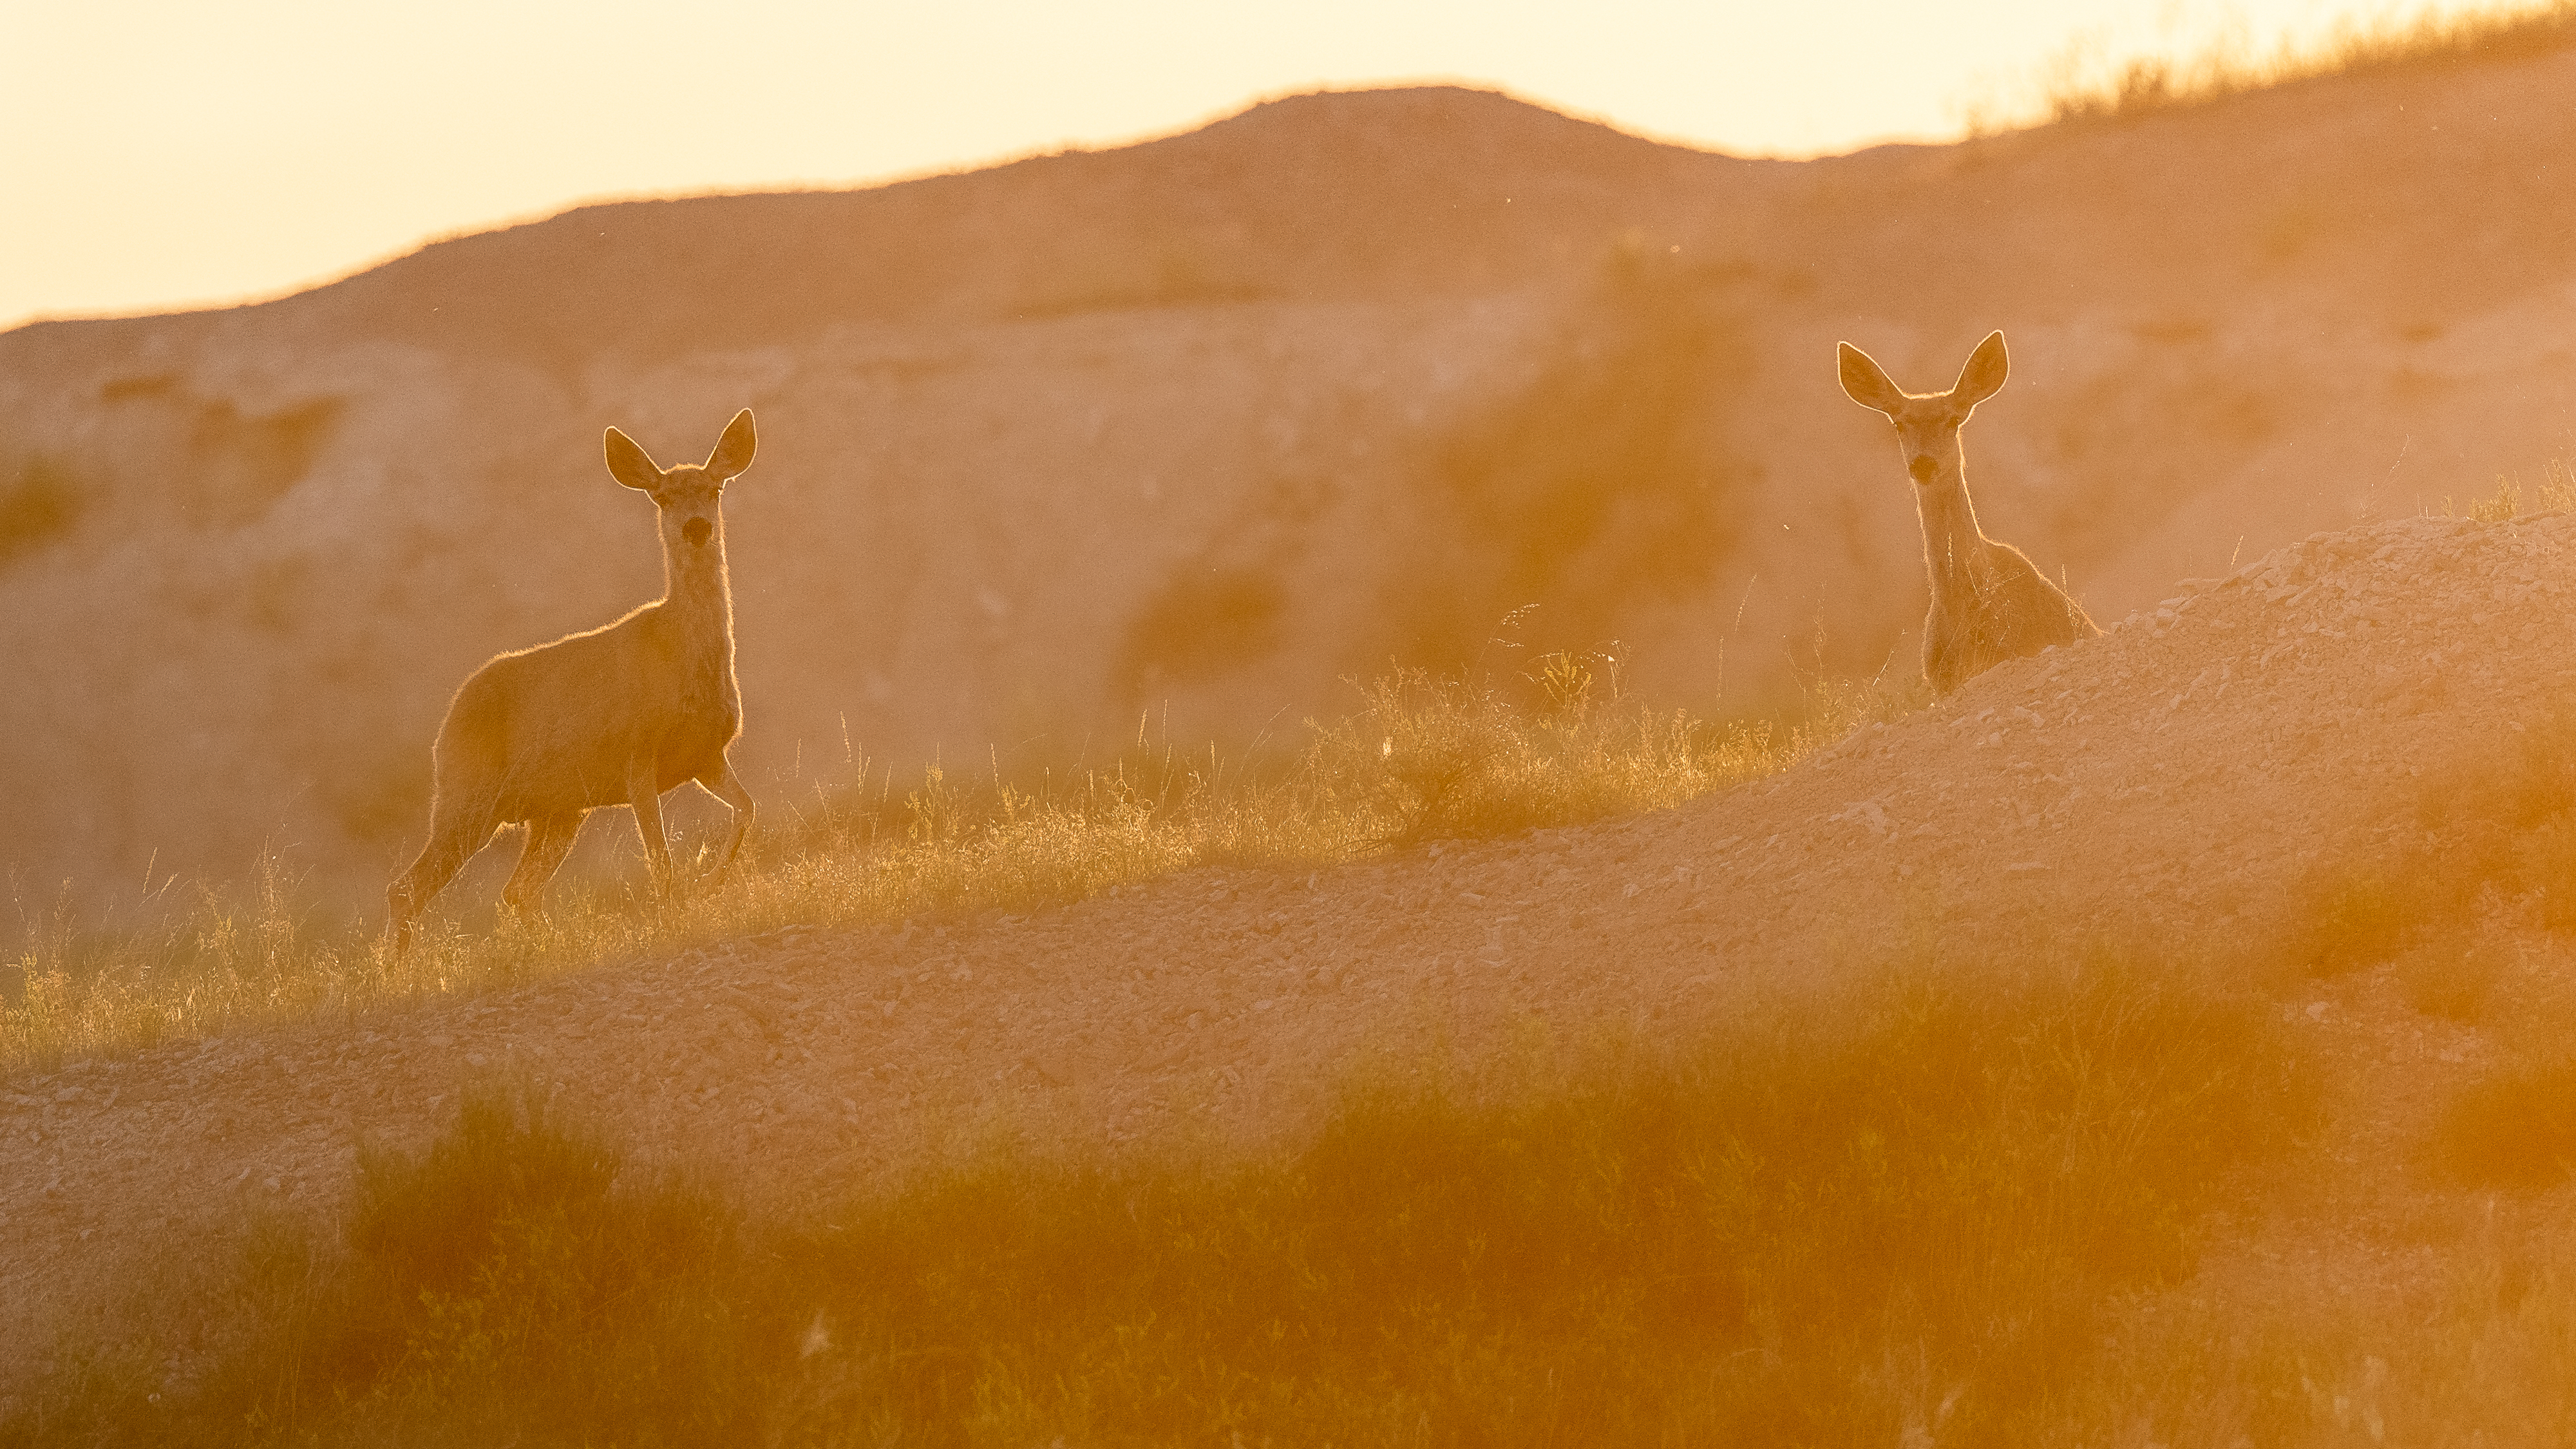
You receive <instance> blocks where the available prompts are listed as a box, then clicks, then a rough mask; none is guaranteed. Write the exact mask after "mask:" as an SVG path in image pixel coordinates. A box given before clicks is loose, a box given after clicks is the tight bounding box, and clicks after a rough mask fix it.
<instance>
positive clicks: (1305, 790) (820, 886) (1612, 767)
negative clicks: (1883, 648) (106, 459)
mask: <svg viewBox="0 0 2576 1449" xmlns="http://www.w3.org/2000/svg"><path fill="white" fill-rule="evenodd" d="M1524 697H1525V698H1524ZM1911 702H1912V701H1911V698H1910V696H1906V695H1902V694H1895V693H1887V692H1881V691H1877V690H1873V689H1870V688H1866V687H1860V686H1836V687H1830V688H1824V689H1820V690H1818V691H1817V692H1816V693H1815V694H1814V695H1812V696H1811V698H1810V700H1809V707H1808V709H1807V712H1806V715H1805V717H1804V718H1803V720H1801V721H1800V722H1798V723H1796V724H1794V725H1784V724H1773V723H1770V722H1767V721H1759V720H1756V721H1750V722H1744V723H1736V724H1725V725H1719V724H1712V723H1710V722H1708V721H1704V720H1698V719H1694V718H1692V717H1691V716H1689V715H1688V714H1685V713H1682V712H1679V711H1672V712H1664V711H1657V710H1653V709H1649V708H1647V707H1645V706H1644V705H1642V704H1640V703H1638V702H1636V701H1634V700H1630V699H1627V698H1624V697H1621V696H1620V695H1619V694H1618V693H1617V691H1616V689H1615V687H1614V685H1613V682H1612V679H1611V677H1610V676H1609V672H1608V670H1607V669H1606V668H1605V667H1604V666H1603V664H1602V661H1599V660H1597V659H1592V658H1588V657H1582V656H1567V655H1560V656H1555V657H1553V658H1550V659H1546V660H1542V661H1540V667H1539V669H1538V670H1537V671H1536V672H1535V674H1534V676H1533V678H1532V680H1531V681H1530V688H1528V689H1526V690H1522V691H1519V692H1518V693H1517V694H1515V693H1513V692H1508V691H1506V690H1505V689H1504V688H1502V687H1501V686H1499V685H1496V684H1493V683H1490V682H1488V683H1470V682H1467V681H1464V680H1460V679H1455V678H1444V677H1437V676H1432V675H1428V674H1423V673H1419V672H1404V673H1398V674H1394V675H1390V676H1388V677H1386V678H1384V679H1381V680H1379V681H1377V682H1376V683H1374V684H1372V685H1370V686H1368V687H1367V688H1366V689H1365V690H1363V691H1362V708H1361V709H1360V710H1359V711H1358V712H1357V713H1354V714H1352V715H1350V716H1348V717H1345V718H1342V719H1339V720H1336V721H1333V722H1331V723H1323V724H1314V725H1311V726H1310V728H1309V742H1308V744H1307V746H1306V747H1305V748H1304V750H1302V751H1301V752H1300V753H1298V754H1296V755H1294V756H1293V757H1290V758H1288V759H1286V760H1282V761H1274V762H1267V763H1265V762H1262V761H1230V760H1227V759H1224V758H1221V757H1219V756H1217V755H1216V754H1215V753H1214V752H1213V751H1201V752H1197V753H1191V752H1186V751H1175V750H1171V749H1168V748H1164V747H1160V746H1157V745H1156V744H1154V743H1153V742H1151V741H1148V740H1144V739H1139V740H1138V741H1137V742H1136V744H1135V745H1134V747H1133V748H1131V749H1130V750H1129V751H1128V752H1127V753H1126V754H1125V755H1124V756H1123V757H1121V758H1120V759H1118V760H1117V761H1115V762H1113V763H1111V764H1109V765H1107V766H1105V767H1102V768H1098V769H1092V770H1086V771H1080V772H1077V773H1075V774H1073V775H1072V776H1071V777H1070V778H1067V779H1057V778H1055V777H1052V776H1046V775H1041V776H1039V777H1037V778H1035V779H1025V780H1009V779H1003V778H1000V777H999V776H998V772H997V775H996V777H995V778H991V779H987V780H983V781H970V780H965V779H961V778H959V777H958V776H956V775H954V774H952V773H950V772H947V771H943V770H940V769H937V768H933V769H932V770H930V771H929V772H928V773H927V775H926V776H925V778H924V780H923V782H922V784H921V786H920V787H919V788H918V789H915V790H912V791H910V792H908V793H907V794H904V795H902V796H899V797H898V796H896V795H895V794H894V793H893V792H892V790H891V789H890V788H880V789H879V790H876V791H873V792H869V791H851V792H848V793H846V794H844V795H840V796H836V797H832V798H828V799H818V800H815V801H810V802H807V804H806V807H805V808H804V809H803V810H802V812H801V814H798V815H791V816H788V818H786V819H784V820H783V821H781V823H780V824H779V825H778V826H776V827H775V828H774V829H773V831H772V834H771V835H770V836H769V837H768V839H767V840H766V841H765V842H764V843H763V845H762V848H761V849H760V850H758V851H756V852H755V853H753V855H752V856H751V857H749V858H748V859H747V860H746V861H745V862H744V863H743V864H742V865H741V866H740V867H739V868H737V870H736V871H735V872H734V875H733V878H732V879H730V880H729V881H727V882H726V883H725V884H724V886H723V887H722V888H721V889H718V890H714V891H699V892H692V893H690V894H688V895H687V896H685V897H684V898H683V899H681V900H679V901H677V902H670V901H662V900H658V899H655V898H654V897H653V896H651V895H650V894H649V893H648V892H647V891H646V890H645V889H644V887H643V886H642V884H641V882H640V880H639V881H637V882H636V883H634V884H630V885H626V886H602V885H597V884H592V885H589V886H583V885H581V884H580V883H576V882H570V881H565V882H559V883H558V884H557V886H556V888H555V890H554V891H553V893H552V896H551V898H550V904H549V909H548V911H547V912H546V913H545V914H544V915H543V916H542V917H539V918H536V919H516V918H510V917H506V916H505V917H503V918H502V919H501V920H500V921H499V922H498V924H497V925H496V926H495V927H493V928H491V929H488V930H487V929H481V928H474V929H469V928H467V927H466V926H465V925H463V924H461V923H460V920H459V917H458V912H459V911H460V910H466V911H470V910H472V909H474V907H475V906H476V905H478V904H480V903H475V902H469V901H465V900H463V899H461V896H462V893H461V892H458V893H454V894H456V895H457V896H458V897H460V898H458V899H443V900H442V901H441V902H440V903H439V907H438V908H437V909H434V910H433V912H432V914H431V916H430V917H429V920H428V924H427V926H426V927H425V929H424V931H423V933H422V939H421V941H420V942H419V944H418V945H417V946H416V947H415V948H414V950H413V951H412V952H411V953H410V954H409V955H407V956H405V957H402V958H399V959H397V958H395V957H394V956H393V955H392V954H391V953H389V952H388V951H387V950H386V949H385V948H384V946H383V944H382V942H381V941H379V940H378V939H377V938H376V931H377V928H378V922H377V921H376V919H375V918H373V917H369V918H367V919H364V920H359V921H351V920H349V919H347V918H346V917H344V916H337V915H335V914H333V913H330V912H326V911H323V910H322V909H320V908H319V907H317V906H316V905H315V904H313V903H312V902H311V901H310V900H309V899H308V898H306V897H305V896H304V895H303V894H302V893H301V892H300V891H299V889H298V887H297V884H296V882H295V880H294V878H293V877H292V876H291V874H289V873H288V872H287V871H286V870H285V869H284V867H283V866H282V865H280V864H279V863H278V862H276V861H274V860H272V861H269V862H266V863H264V864H263V866H262V868H261V870H260V871H259V873H258V875H257V877H256V878H255V879H254V880H253V881H251V882H249V883H248V884H246V885H243V886H238V887H224V888H218V887H212V886H209V887H202V888H200V889H199V890H198V891H197V892H196V894H195V896H194V898H193V899H184V900H179V901H175V902H174V901H172V900H170V899H169V897H170V896H171V895H173V894H174V893H175V891H176V888H175V887H166V888H165V889H164V892H163V896H162V898H161V900H160V902H159V905H160V906H161V909H159V910H158V911H157V913H145V918H146V919H148V920H150V921H151V922H152V923H151V924H147V925H142V926H126V927H122V928H116V929H109V928H105V927H99V926H96V925H90V926H84V925H83V924H82V923H81V921H80V919H79V917H78V915H77V913H76V912H75V911H73V910H72V909H71V908H70V907H69V906H68V905H57V906H55V907H53V908H52V909H40V910H35V911H32V912H31V911H30V910H29V908H28V905H27V903H26V902H24V901H22V902H21V904H20V911H21V916H22V919H26V920H27V929H26V932H25V935H24V938H23V944H22V945H21V946H20V948H19V950H18V952H17V956H16V959H15V960H14V961H13V962H0V1073H6V1072H9V1071H13V1070H20V1069H24V1068H27V1067H31V1066H40V1065H44V1064H48V1063H51V1062H53V1061H57V1060H59V1059H61V1058H62V1057H64V1056H66V1055H77V1054H82V1053H91V1052H101V1051H119V1050H131V1049H135V1048H138V1047H143V1046H148V1045H150V1044H152V1043H154V1042H157V1041H162V1040H166V1039H172V1038H186V1037H195V1036H202V1035H209V1034H214V1033H218V1032H222V1031H225V1030H229V1029H232V1028H235V1027H240V1026H245V1025H251V1024H255V1023H259V1022H265V1021H275V1020H279V1019H283V1018H292V1017H297V1016H309V1015H312V1014H314V1013H317V1012H324V1011H330V1010H335V1009H337V1010H348V1009H356V1008H362V1007H365V1006H369V1005H372V1004H375V1003H380V1002H384V1001H388V1000H399V999H404V998H414V997H420V996H428V995H437V994H441V993H448V992H458V991H471V990H478V989H483V988H486V987H491V986H498V985H506V984H508V983H510V982H513V981H519V980H524V979H528V978H531V977H534V976H542V975H546V974H552V973H558V972H563V971H569V970H575V969H579V968H581V967H585V966H589V965H593V964H596V963H599V962H602V961H611V960H617V959H622V958H628V957H633V956H641V955H647V954H667V953H669V952H673V951H677V950H682V949H685V948H687V947H690V946H692V945H698V944H702V943H707V942H712V941H718V940H725V939H731V938H735V937H740V936H747V935H755V934H758V933H760V932H764V931H769V930H773V929H777V928H780V927H784V926H791V925H850V924H861V923H867V922H883V921H898V920H903V919H906V918H908V917H911V916H915V915H919V914H923V913H928V912H941V911H969V910H978V909H993V908H998V909H1023V908H1028V907H1033V906H1041V905H1047V904H1053V903H1058V902H1064V901H1071V900H1077V899H1080V898H1082V897H1084V896H1087V895H1090V894H1092V893H1094V892H1098V891H1102V890H1106V889H1108V888H1109V887H1112V886H1116V885H1121V884H1125V883H1132V882H1136V881H1141V880H1146V879H1150V878H1152V877H1155V876H1160V875H1167V874H1170V873H1172V872H1175V871H1180V870H1186V869H1189V868H1191V867H1194V866H1202V865H1214V864H1274V865H1300V866H1304V865H1331V864H1338V863H1341V862H1344V861H1350V860H1357V859H1361V858H1364V857H1367V856H1370V855H1373V854H1379V853H1383V852H1385V851H1388V850H1393V849H1398V848H1402V847H1406V846H1410V845H1413V844H1416V843H1418V842H1422V841H1426V840H1434V839H1444V838H1452V839H1454V838H1470V837H1482V836H1496V835H1504V834H1509V833H1511V832H1513V831H1518V830H1524V829H1529V828H1532V827H1537V826H1548V825H1566V824H1573V823H1576V822H1580V821H1585V820H1595V819H1600V818H1603V817H1606V816H1612V815H1618V814H1624V813H1630V812H1635V811H1643V810H1655V809H1662V808H1666V807H1669V806H1672V805H1676V804H1679V803H1681V802H1682V801H1684V800H1688V799H1691V798H1693V797H1694V796H1698V795H1703V794H1707V793H1709V792H1711V791H1714V790H1719V789H1723V788H1725V787H1727V786H1729V785H1733V784H1737V783H1740V782H1742V781H1745V780H1749V779H1754V778H1757V777H1760V776H1763V775H1767V774H1771V773H1773V772H1776V771H1778V770H1781V769H1784V768H1786V767H1787V766H1789V765H1791V764H1793V763H1795V762H1796V761H1797V760H1799V759H1801V758H1803V757H1804V756H1805V755H1806V754H1808V753H1809V752H1811V751H1812V750H1814V749H1817V748H1819V747H1821V746H1823V745H1827V744H1831V743H1832V742H1833V741H1835V740H1837V739H1839V738H1841V737H1842V736H1843V735H1844V734H1847V733H1849V732H1850V730H1851V729H1853V728H1854V727H1856V726H1858V725H1860V724H1863V723H1866V722H1867V721H1869V720H1870V719H1872V718H1884V717H1887V716H1888V715H1890V714H1892V713H1894V712H1896V711H1900V710H1902V709H1904V708H1907V707H1909V705H1910V703H1911ZM787 814H788V812H784V811H778V810H772V811H771V812H770V815H771V817H772V818H776V817H779V816H782V815H787ZM765 828H766V827H765ZM496 848H499V849H511V848H514V847H513V846H512V844H511V843H510V842H508V841H504V842H502V844H501V845H500V846H498V847H496ZM12 966H14V968H15V970H14V973H13V972H11V971H10V969H9V968H10V967H12ZM13 974H14V975H15V977H16V982H15V983H14V986H13V985H12V983H11V981H10V977H11V976H12V975H13Z"/></svg>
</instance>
